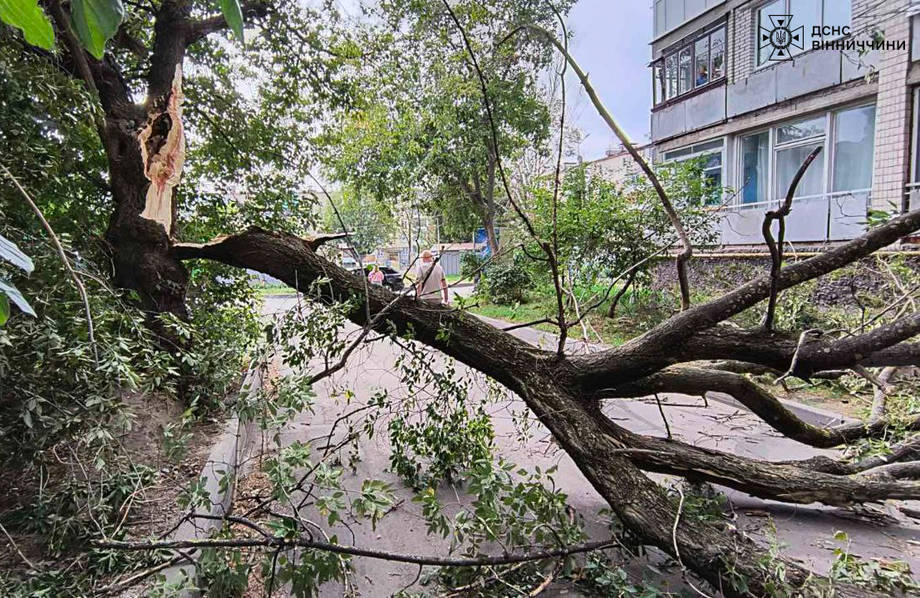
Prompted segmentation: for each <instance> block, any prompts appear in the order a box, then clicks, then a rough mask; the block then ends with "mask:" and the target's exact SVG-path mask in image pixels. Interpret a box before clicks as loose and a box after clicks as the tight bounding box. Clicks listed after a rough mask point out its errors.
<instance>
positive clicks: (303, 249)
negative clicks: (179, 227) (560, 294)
mask: <svg viewBox="0 0 920 598" xmlns="http://www.w3.org/2000/svg"><path fill="white" fill-rule="evenodd" d="M329 238H330V237H329V236H326V237H322V238H318V239H315V240H304V239H301V238H299V237H296V236H294V235H291V234H287V233H281V232H270V231H265V230H262V229H259V228H252V229H249V230H248V231H246V232H243V233H240V234H237V235H231V236H228V237H223V238H219V239H216V240H215V241H212V242H210V243H204V244H191V243H184V244H178V245H176V246H174V248H173V252H174V255H175V256H177V257H178V258H179V259H183V260H187V259H194V258H200V259H211V260H216V261H219V262H223V263H225V264H229V265H231V266H237V267H240V268H250V269H253V270H256V271H259V272H264V273H266V274H269V275H270V276H274V277H275V278H277V279H279V280H281V281H284V282H285V283H287V284H288V285H289V286H291V287H294V288H299V289H305V290H306V289H309V288H310V285H311V283H312V282H313V281H315V280H317V279H318V278H320V277H323V278H326V279H328V281H329V282H328V283H327V284H322V285H320V286H319V288H317V289H315V290H314V291H313V292H315V293H316V294H317V295H319V298H320V299H321V300H326V301H346V300H347V301H351V302H352V303H353V304H354V305H355V307H354V308H353V309H352V312H351V313H350V314H349V317H350V319H351V320H352V321H354V322H355V323H357V324H360V325H364V324H366V323H367V321H368V315H367V314H368V313H369V314H370V317H371V318H372V317H373V315H374V314H376V313H378V312H380V311H381V310H383V309H384V308H385V307H386V306H387V305H388V304H390V303H391V302H393V300H394V299H396V298H397V295H395V294H393V293H391V292H390V291H388V290H386V289H385V288H384V287H381V286H376V285H371V286H370V287H367V288H365V285H364V277H363V276H358V275H355V274H352V273H350V272H347V271H346V270H344V269H342V268H340V267H338V266H336V265H334V264H332V263H330V262H329V261H327V260H325V259H323V258H321V257H319V256H318V255H316V253H315V252H314V248H315V247H316V246H318V244H319V242H322V241H328V240H329ZM365 299H367V301H368V302H369V303H368V304H366V301H365ZM389 310H390V311H389V315H388V317H387V318H385V319H384V320H382V321H380V322H377V323H376V324H375V325H374V329H375V330H377V331H378V332H383V333H394V332H395V333H398V334H403V335H406V336H409V337H411V338H414V339H417V340H420V341H422V342H423V343H425V344H427V345H429V346H431V347H434V348H436V349H439V350H440V351H443V352H444V353H446V354H447V355H450V356H451V357H454V358H455V359H457V360H459V361H461V362H463V363H465V364H467V365H469V366H470V367H473V368H475V369H478V370H479V371H481V372H483V373H485V374H487V375H489V376H492V377H493V378H495V379H496V380H497V381H499V382H501V383H502V384H504V385H506V386H508V387H509V388H511V389H512V390H515V391H517V390H519V389H520V378H519V375H518V372H520V371H521V369H522V368H524V369H531V368H534V367H540V368H543V367H547V366H546V364H547V363H548V362H549V361H550V360H552V354H551V353H548V352H546V351H541V350H539V349H537V348H535V347H532V346H531V345H528V344H527V343H525V342H524V341H521V340H519V339H517V338H515V337H513V336H511V335H509V334H502V333H501V332H500V331H498V330H496V329H495V328H493V327H492V326H490V325H488V324H486V323H484V322H482V321H481V320H479V319H478V318H476V317H474V316H471V315H469V314H467V313H465V312H462V311H456V310H454V309H451V308H450V307H448V306H445V305H437V304H432V303H427V302H420V301H418V300H416V299H414V298H411V297H408V296H404V297H402V298H401V299H400V300H399V301H398V302H396V304H395V305H393V306H392V307H390V308H389Z"/></svg>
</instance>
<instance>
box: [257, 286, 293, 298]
mask: <svg viewBox="0 0 920 598" xmlns="http://www.w3.org/2000/svg"><path fill="white" fill-rule="evenodd" d="M255 289H256V292H257V293H258V294H259V295H260V296H262V297H270V296H272V295H296V294H297V291H296V290H295V289H292V288H291V287H288V286H284V285H258V286H256V287H255Z"/></svg>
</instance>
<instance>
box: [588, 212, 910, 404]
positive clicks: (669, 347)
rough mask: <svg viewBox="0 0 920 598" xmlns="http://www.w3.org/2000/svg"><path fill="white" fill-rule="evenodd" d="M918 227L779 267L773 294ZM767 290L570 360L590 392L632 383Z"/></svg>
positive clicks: (740, 292)
mask: <svg viewBox="0 0 920 598" xmlns="http://www.w3.org/2000/svg"><path fill="white" fill-rule="evenodd" d="M918 228H920V210H916V211H913V212H909V213H907V214H903V215H901V216H898V217H896V218H893V219H891V220H890V221H889V222H888V223H886V224H883V225H882V226H879V227H877V228H874V229H872V230H870V231H867V232H866V233H865V234H863V235H862V236H860V237H857V238H856V239H853V240H852V241H849V242H847V243H844V244H843V245H840V246H838V247H835V248H833V249H829V250H828V251H826V252H824V253H821V254H819V255H816V256H814V257H811V258H809V259H807V260H803V261H800V262H796V263H795V264H792V265H790V266H788V267H787V268H784V269H783V270H782V272H781V273H780V274H779V276H778V278H777V289H779V290H785V289H788V288H790V287H793V286H796V285H798V284H801V283H803V282H806V281H808V280H812V279H815V278H818V277H820V276H823V275H825V274H827V273H829V272H832V271H834V270H837V269H839V268H842V267H843V266H846V265H847V264H850V263H852V262H854V261H857V260H859V259H861V258H864V257H866V256H868V255H870V254H872V253H873V252H875V251H877V250H879V249H881V248H883V247H885V246H887V245H890V244H891V243H894V242H895V241H897V240H898V239H900V238H901V237H903V236H905V235H908V234H910V233H911V232H913V231H915V230H917V229H918ZM770 287H771V284H770V277H769V276H761V277H760V278H757V279H755V280H753V281H751V282H749V283H747V284H745V285H742V286H740V287H738V288H737V289H735V290H733V291H731V292H729V293H726V294H725V295H723V296H721V297H719V298H718V299H713V300H712V301H709V302H707V303H704V304H702V305H697V306H695V307H693V308H691V309H688V310H686V311H683V312H681V313H679V314H677V315H675V316H673V317H671V318H669V319H668V320H666V321H664V322H662V323H661V324H658V325H657V326H655V327H654V328H652V329H651V330H649V331H648V332H646V333H645V334H643V335H642V336H640V337H638V338H636V339H633V340H631V341H629V342H628V343H625V344H623V345H621V346H619V347H615V348H613V349H609V350H607V351H603V352H600V353H594V354H591V355H583V356H578V357H572V358H570V359H571V361H572V363H573V365H575V366H576V367H577V368H578V369H579V370H580V374H579V376H580V379H581V381H582V382H583V383H584V384H585V385H586V386H587V387H589V388H591V387H593V388H603V387H607V386H611V385H615V384H618V383H620V382H628V381H631V380H635V379H636V378H638V377H641V376H642V375H645V374H650V373H653V372H655V371H657V370H658V369H661V368H662V367H664V366H666V365H668V363H673V359H674V355H675V354H677V353H679V352H681V351H683V350H684V347H685V344H686V343H688V342H689V341H690V340H691V339H692V337H693V336H694V335H695V334H698V333H700V332H701V331H703V330H706V329H708V328H711V327H713V326H715V325H716V324H717V323H719V322H721V321H723V320H726V319H728V318H730V317H732V316H734V315H737V314H739V313H741V312H742V311H744V310H746V309H748V308H750V307H753V306H754V305H756V304H757V303H759V302H760V301H762V300H764V299H766V298H767V297H768V296H769V294H770ZM732 357H737V355H734V356H732ZM700 358H704V357H703V356H700ZM892 365H894V364H892Z"/></svg>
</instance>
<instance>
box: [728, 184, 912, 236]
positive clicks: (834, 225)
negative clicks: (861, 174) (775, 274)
mask: <svg viewBox="0 0 920 598" xmlns="http://www.w3.org/2000/svg"><path fill="white" fill-rule="evenodd" d="M917 197H918V200H920V193H918V195H917ZM869 201H870V192H869V189H861V190H857V191H845V192H840V193H828V194H823V195H813V196H808V197H798V198H796V199H795V201H794V202H793V204H792V213H791V214H790V215H789V216H787V217H786V235H785V239H786V241H790V242H793V243H824V242H827V241H845V240H849V239H853V238H855V237H857V236H859V235H860V234H862V233H863V232H864V231H865V230H866V214H867V210H868V208H869ZM779 205H780V201H779V200H773V201H764V202H759V203H751V204H741V205H732V206H726V207H724V208H722V209H721V210H720V211H719V212H718V214H719V216H718V219H717V222H716V225H715V226H716V227H717V228H718V233H719V242H720V243H721V244H722V245H760V244H763V242H764V240H763V235H762V234H761V226H762V225H763V219H764V214H765V213H766V212H767V211H769V210H775V209H777V208H778V207H779ZM777 226H778V225H777V224H776V223H774V231H773V232H774V235H775V234H776V227H777Z"/></svg>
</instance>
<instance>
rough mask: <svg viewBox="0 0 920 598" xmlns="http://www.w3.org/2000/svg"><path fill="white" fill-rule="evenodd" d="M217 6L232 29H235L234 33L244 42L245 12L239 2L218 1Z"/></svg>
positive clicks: (230, 0) (234, 0) (231, 0)
mask: <svg viewBox="0 0 920 598" xmlns="http://www.w3.org/2000/svg"><path fill="white" fill-rule="evenodd" d="M217 4H218V5H219V6H220V12H222V13H223V15H224V18H225V19H227V24H228V25H230V29H233V33H235V34H236V36H237V37H238V38H240V41H243V11H242V10H241V9H240V3H239V2H238V1H237V0H217Z"/></svg>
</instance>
